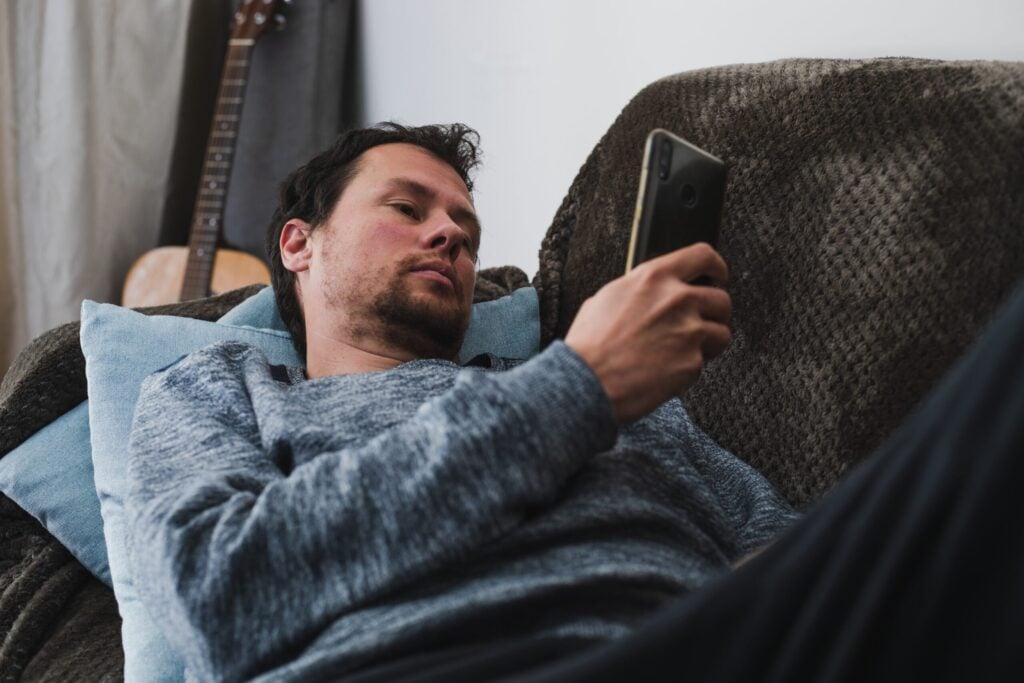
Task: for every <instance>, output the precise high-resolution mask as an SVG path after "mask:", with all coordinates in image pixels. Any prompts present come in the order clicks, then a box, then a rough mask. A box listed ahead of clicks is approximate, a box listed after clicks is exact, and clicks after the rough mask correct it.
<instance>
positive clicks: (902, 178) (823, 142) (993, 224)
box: [0, 58, 1024, 681]
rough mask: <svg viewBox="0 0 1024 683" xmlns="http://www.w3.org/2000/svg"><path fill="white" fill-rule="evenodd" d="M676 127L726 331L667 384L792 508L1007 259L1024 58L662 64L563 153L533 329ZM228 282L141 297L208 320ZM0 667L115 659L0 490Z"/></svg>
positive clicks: (859, 454)
mask: <svg viewBox="0 0 1024 683" xmlns="http://www.w3.org/2000/svg"><path fill="white" fill-rule="evenodd" d="M654 127H663V128H667V129H669V130H672V131H674V132H676V133H678V134H679V135H681V136H683V137H685V138H687V139H689V140H690V141H692V142H694V143H696V144H698V145H700V146H701V147H703V148H705V149H708V150H709V151H711V152H713V153H714V154H716V155H717V156H719V157H720V158H722V159H723V160H725V161H726V163H727V164H728V166H729V184H728V189H727V199H726V208H725V212H724V215H723V222H722V226H721V239H720V243H719V251H720V252H721V253H722V255H723V256H724V257H725V259H726V261H727V262H728V263H729V264H730V268H731V274H732V279H731V283H730V285H729V291H730V293H731V295H732V297H733V305H734V315H733V334H734V342H733V344H732V346H731V347H730V349H729V350H728V351H727V352H726V353H725V354H724V355H722V356H721V357H720V358H718V359H716V360H715V361H714V362H713V363H710V364H709V365H708V366H707V367H706V368H705V371H704V373H703V375H702V377H701V379H700V381H699V382H698V383H697V384H696V385H695V386H694V387H692V388H691V389H690V391H689V392H687V393H686V394H685V396H684V397H683V400H684V403H685V405H686V407H687V409H688V410H689V412H690V413H691V415H692V416H693V417H694V419H695V420H696V422H697V423H698V424H699V425H701V427H702V428H703V429H704V430H705V431H706V432H708V433H709V434H710V435H711V436H712V437H713V438H715V439H716V440H717V441H719V442H720V443H721V444H722V445H724V446H725V447H727V448H729V449H731V450H732V451H733V452H735V453H736V454H738V455H739V456H740V457H742V458H744V459H746V460H747V461H749V462H750V463H752V464H753V465H755V466H756V467H758V468H759V469H760V470H761V471H762V472H764V473H765V474H766V476H767V477H768V478H769V479H770V480H771V481H772V482H773V483H774V484H775V485H776V486H777V487H778V488H779V490H780V491H781V492H782V493H783V494H784V495H785V496H786V497H787V498H788V499H789V500H790V501H791V502H792V503H793V504H794V505H796V506H797V507H800V508H806V507H808V506H810V505H813V503H814V502H815V501H816V500H818V499H819V498H820V497H821V496H822V495H824V494H825V493H826V492H827V491H828V489H829V488H830V487H831V486H833V485H834V484H835V483H836V481H837V480H838V479H839V478H841V477H842V476H843V475H844V474H845V473H846V472H847V471H848V470H849V469H850V468H852V467H854V466H855V465H856V464H857V463H858V462H860V461H861V460H863V459H864V458H866V457H869V456H870V454H871V453H872V451H873V450H874V449H875V447H876V446H878V445H879V444H880V443H881V442H882V441H883V440H884V439H885V438H886V436H887V435H888V434H890V433H891V432H892V431H893V430H894V428H895V427H896V426H897V425H898V424H899V422H900V421H901V420H902V418H903V417H905V416H906V415H907V414H908V413H909V412H910V411H911V410H912V409H913V407H914V406H915V404H916V403H917V402H918V401H919V400H920V399H921V398H922V396H923V395H924V394H925V393H926V392H927V391H928V389H929V388H930V387H931V386H932V385H933V384H934V383H935V382H936V381H937V380H938V378H939V377H940V376H941V375H942V374H943V372H944V371H945V370H946V369H947V368H948V367H950V366H951V365H952V363H953V362H954V360H955V359H956V358H957V357H958V356H959V355H960V354H961V353H962V352H963V351H964V350H965V349H966V348H967V346H969V345H970V343H971V342H972V340H973V339H974V338H975V337H976V336H977V334H978V333H979V331H980V330H981V329H982V328H983V327H984V326H985V324H986V323H987V321H988V320H989V319H990V318H991V316H992V314H993V313H994V311H995V310H996V309H997V308H998V306H999V304H1000V303H1001V302H1002V301H1003V299H1004V298H1005V297H1006V296H1007V295H1008V294H1009V292H1010V291H1011V289H1012V288H1013V286H1014V284H1015V283H1016V282H1018V281H1019V280H1020V278H1021V276H1022V275H1024V63H1009V62H944V61H935V60H918V59H909V58H886V59H871V60H811V59H791V60H781V61H776V62H769V63H764V64H751V65H731V66H722V67H717V68H711V69H701V70H696V71H690V72H685V73H680V74H676V75H672V76H669V77H666V78H664V79H661V80H659V81H657V82H655V83H652V84H651V85H649V86H648V87H646V88H644V89H643V90H642V91H641V92H640V93H639V94H637V95H636V97H635V98H634V99H633V100H632V101H631V102H629V103H628V104H627V105H626V107H625V108H624V109H623V111H622V113H621V114H620V115H619V117H618V118H617V119H616V121H615V122H614V123H613V124H612V125H611V127H610V128H609V130H608V132H607V133H606V134H605V135H604V136H603V137H602V138H601V140H600V141H599V142H598V143H597V145H596V147H595V148H594V150H593V152H592V153H591V154H590V156H589V157H588V158H587V160H586V162H585V163H584V164H583V166H582V168H581V169H580V171H579V173H578V175H577V177H576V179H575V180H574V182H573V183H572V185H571V187H570V188H569V191H568V194H567V195H566V197H565V200H564V201H563V203H562V205H561V207H560V208H559V210H558V212H557V213H556V215H555V217H554V220H553V221H552V224H551V226H550V228H549V229H548V232H547V234H546V236H545V238H544V240H543V243H542V244H541V245H540V268H539V270H538V272H537V274H536V276H535V277H534V279H533V281H532V283H531V282H528V281H527V278H526V276H525V274H523V273H522V272H521V271H519V270H518V269H516V268H509V267H506V268H499V269H490V270H488V271H482V272H481V273H480V278H479V282H478V285H477V292H476V300H477V301H484V300H489V299H493V298H496V297H498V296H501V295H502V294H504V293H508V292H510V291H512V290H514V289H517V288H519V287H523V286H526V285H532V286H533V287H535V288H536V290H537V294H538V296H539V301H540V327H541V330H540V333H541V342H542V345H545V344H547V343H549V342H550V341H551V340H553V339H555V338H559V337H562V336H564V334H565V333H566V331H567V330H568V328H569V325H570V324H571V322H572V319H573V316H574V315H575V312H576V311H577V310H578V308H579V306H580V305H581V303H582V302H583V301H584V300H585V299H586V298H587V297H589V296H590V295H592V294H593V293H594V292H596V291H597V290H598V289H599V288H600V287H601V286H602V285H603V284H604V283H606V282H608V281H609V280H611V279H613V278H615V277H617V276H618V275H620V274H621V272H622V268H623V264H624V263H625V258H626V250H627V247H628V240H629V234H628V233H629V226H630V223H631V219H632V212H633V206H634V202H635V196H636V190H637V177H638V169H639V167H640V161H641V155H642V143H643V140H644V138H645V136H646V134H647V132H648V131H649V130H650V129H651V128H654ZM254 291H255V288H246V289H242V290H236V291H234V292H229V293H226V294H223V295H221V296H217V297H211V298H209V299H204V300H199V301H193V302H185V303H181V304H174V305H171V306H166V307H159V308H157V309H149V310H146V311H145V312H147V313H160V314H169V315H178V316H187V317H195V318H201V319H206V320H213V319H216V318H218V317H219V316H220V315H221V314H223V313H224V312H226V311H228V310H229V309H231V308H232V307H233V306H235V305H237V304H238V303H240V302H241V301H243V300H244V299H246V298H247V297H248V296H250V295H251V294H253V293H254ZM86 392H87V387H86V380H85V373H84V360H83V358H82V354H81V350H80V349H79V347H78V323H69V324H67V325H63V326H61V327H58V328H56V329H54V330H51V331H50V332H48V333H46V334H44V335H42V336H41V337H39V338H38V339H36V340H35V341H33V342H32V343H31V344H30V345H29V346H28V347H27V348H26V349H25V350H24V351H23V352H22V353H21V354H20V355H19V357H18V358H17V359H16V361H15V363H14V365H13V366H12V367H11V368H10V370H9V371H8V372H7V374H6V376H5V377H4V380H3V383H2V385H0V457H2V456H3V455H6V454H7V453H9V452H10V451H12V450H13V449H15V448H16V447H17V446H18V445H19V444H21V443H23V442H24V441H25V440H26V439H28V438H29V437H30V436H31V435H32V434H33V433H35V432H36V431H38V430H39V429H41V428H43V427H44V426H46V425H47V424H49V423H50V422H51V421H52V420H54V419H55V418H57V417H59V416H60V415H62V414H64V413H65V412H67V411H68V410H70V409H72V408H74V407H75V406H76V405H78V404H79V403H81V402H82V401H83V400H85V398H86V396H87V393H86ZM0 519H2V525H0V637H2V640H0V679H2V680H18V679H19V678H23V679H24V680H44V681H50V680H53V681H64V680H72V679H75V680H107V679H110V680H116V679H119V678H121V677H122V667H123V654H122V652H121V646H120V634H119V631H120V618H119V616H118V612H117V605H116V603H115V601H114V598H113V594H112V592H111V591H110V589H109V588H107V587H106V586H105V585H103V584H102V583H101V582H100V581H98V580H97V579H96V578H94V577H93V576H92V575H91V574H90V573H89V572H88V571H86V570H85V569H84V568H83V567H82V565H81V564H79V563H78V562H77V561H76V560H75V559H74V557H72V556H71V555H70V554H69V553H68V552H67V550H66V549H65V548H64V547H63V546H61V544H60V543H59V542H57V541H56V539H54V538H53V536H51V535H50V534H49V532H47V530H46V529H45V528H44V527H43V526H42V525H41V524H40V523H39V522H38V521H36V520H35V519H34V518H32V517H31V516H30V515H28V514H27V513H26V512H25V511H23V510H21V509H20V508H19V507H18V506H17V505H16V504H15V503H13V502H12V501H11V500H10V499H8V498H6V497H0Z"/></svg>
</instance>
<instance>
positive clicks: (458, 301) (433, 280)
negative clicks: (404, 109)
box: [302, 143, 480, 360]
mask: <svg viewBox="0 0 1024 683" xmlns="http://www.w3.org/2000/svg"><path fill="white" fill-rule="evenodd" d="M357 164H358V168H357V173H356V175H355V177H353V178H352V179H351V181H350V182H349V184H348V185H347V186H346V188H345V190H344V191H343V192H342V194H341V197H340V199H339V200H338V203H337V204H336V205H335V207H334V210H333V211H332V212H331V215H330V217H329V218H328V220H327V222H326V223H325V224H324V225H322V226H320V227H319V228H317V229H316V230H314V231H313V233H312V235H311V237H310V241H311V243H312V246H313V253H314V255H313V258H312V259H311V261H310V268H309V278H308V281H307V284H305V285H303V291H302V300H303V308H304V310H305V313H306V322H307V324H306V328H307V334H309V333H310V332H312V333H313V334H326V335H328V336H331V337H334V338H339V335H342V336H341V337H340V338H345V339H348V340H352V341H355V342H356V343H358V342H359V340H380V341H384V342H387V343H389V344H390V345H393V346H397V347H399V348H402V349H405V350H407V351H409V352H410V353H412V354H414V355H415V356H417V357H421V358H429V357H434V358H449V359H452V360H454V359H455V357H456V355H457V354H458V350H459V348H460V347H461V345H462V338H463V336H464V335H465V331H466V328H467V326H468V325H469V317H470V312H471V309H472V303H473V288H474V285H475V283H476V254H477V249H478V248H479V243H480V227H479V223H478V222H477V218H476V213H475V211H474V209H473V202H472V198H471V197H470V195H469V191H468V190H467V189H466V185H465V183H463V182H462V179H461V178H460V177H459V175H458V173H456V172H455V170H454V169H453V168H452V167H451V166H449V165H448V164H446V163H445V162H443V161H441V160H440V159H438V158H437V157H435V156H433V155H432V154H431V153H430V152H427V151H426V150H424V149H423V148H421V147H417V146H416V145H411V144H404V143H393V144H386V145H379V146H377V147H372V148H370V149H369V150H367V151H366V152H364V153H363V155H362V156H361V157H360V158H359V160H358V162H357ZM315 315H323V316H325V317H326V320H325V321H324V322H325V323H326V324H325V325H310V317H311V316H315Z"/></svg>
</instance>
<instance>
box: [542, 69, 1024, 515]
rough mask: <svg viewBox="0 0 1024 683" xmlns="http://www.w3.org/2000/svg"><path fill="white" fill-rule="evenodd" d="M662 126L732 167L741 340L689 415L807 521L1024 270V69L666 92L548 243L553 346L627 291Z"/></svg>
mask: <svg viewBox="0 0 1024 683" xmlns="http://www.w3.org/2000/svg"><path fill="white" fill-rule="evenodd" d="M656 127H662V128H667V129H669V130H671V131H674V132H675V133H677V134H679V135H681V136H682V137H684V138H686V139H688V140H690V141H691V142H693V143H694V144H696V145H698V146H700V147H703V148H704V149H706V150H708V151H709V152H711V153H712V154H715V155H716V156H718V157H720V158H721V159H723V160H724V161H725V162H726V163H727V164H728V167H729V180H728V186H727V189H726V206H725V211H724V215H723V222H722V226H721V228H722V229H721V238H720V243H719V251H720V252H721V254H722V255H723V257H724V258H725V260H726V261H727V263H728V264H729V266H730V269H731V282H730V284H729V287H728V290H729V292H730V294H731V295H732V298H733V339H734V341H733V344H732V346H731V347H730V349H729V350H728V351H727V352H726V353H725V354H724V355H722V356H721V357H720V358H718V359H716V360H715V361H714V362H713V363H710V364H709V365H708V366H707V367H706V369H705V371H704V373H703V375H702V378H701V379H700V380H699V382H698V383H697V384H696V385H695V386H694V387H692V388H691V389H690V391H689V392H687V394H686V395H685V396H684V402H685V404H686V406H687V408H688V409H689V410H690V413H691V415H692V416H693V418H694V419H695V421H696V422H697V423H698V424H699V425H701V427H702V428H703V429H704V430H705V431H706V432H707V433H708V434H710V435H711V436H712V437H713V438H715V439H716V440H718V441H719V443H721V444H722V445H723V446H725V447H726V448H728V449H730V450H732V451H733V452H734V453H736V454H737V455H739V456H740V457H742V458H744V459H746V460H747V461H748V462H750V463H751V464H753V465H754V466H756V467H757V468H758V469H760V470H761V471H762V472H764V473H765V474H766V476H768V478H769V479H770V480H771V481H772V482H773V483H774V484H775V485H776V486H777V487H778V488H779V490H780V491H781V492H782V493H783V494H784V495H785V496H786V497H787V498H788V499H789V500H790V502H791V503H793V504H795V505H797V506H801V507H802V506H806V505H807V504H808V503H810V502H812V501H813V500H815V499H816V498H818V497H819V496H820V495H821V494H822V493H823V492H825V491H826V490H827V489H828V488H830V487H831V486H832V485H833V484H834V483H835V482H836V480H837V479H838V478H839V477H840V476H841V475H842V474H843V473H844V472H846V471H847V470H848V469H849V468H850V467H851V466H852V465H854V464H856V463H857V462H859V461H860V460H861V459H863V458H864V457H866V456H868V455H869V454H870V453H871V452H872V450H873V449H875V448H876V447H877V446H878V445H880V444H881V442H882V441H884V439H885V437H886V436H887V435H889V434H890V433H891V432H892V431H893V430H894V429H895V428H896V427H897V425H898V424H899V423H900V421H901V420H902V419H903V418H904V417H905V416H906V415H907V414H908V413H909V412H910V410H911V409H912V408H913V406H914V405H915V404H916V403H917V402H918V401H919V400H920V399H921V398H922V396H923V395H924V394H925V393H926V392H927V390H928V389H929V388H930V387H931V386H933V385H934V384H935V383H936V382H937V380H938V379H939V377H940V376H941V374H942V373H943V372H944V371H945V370H946V369H947V368H949V367H950V366H951V365H952V363H953V362H954V361H955V359H956V358H957V357H958V356H959V355H960V354H961V353H962V352H963V351H964V350H965V348H966V347H967V345H968V344H969V343H970V342H971V341H972V339H973V338H974V337H975V336H976V335H977V334H978V332H979V331H980V329H981V328H982V327H983V326H984V325H985V323H986V322H987V320H988V319H989V318H990V316H991V315H992V313H993V312H994V310H995V308H996V307H997V306H998V304H999V303H1000V302H1001V301H1002V299H1003V298H1004V297H1005V296H1006V295H1007V294H1008V293H1009V290H1010V289H1011V287H1012V285H1013V284H1014V283H1015V282H1016V281H1017V279H1018V278H1020V277H1021V275H1022V273H1024V63H1007V62H1002V63H1001V62H942V61H933V60H916V59H903V58H899V59H877V60H867V61H847V60H804V59H796V60H783V61H778V62H771V63H767V64H755V65H736V66H725V67H720V68H713V69H704V70H699V71H692V72H687V73H681V74H678V75H674V76H670V77H668V78H664V79H662V80H660V81H657V82H655V83H653V84H652V85H650V86H648V87H647V88H645V89H644V90H643V91H641V92H640V93H639V94H638V95H637V96H636V97H635V98H634V99H633V100H632V101H631V102H630V103H629V104H628V105H627V106H626V107H625V109H624V110H623V111H622V113H621V115H620V116H619V117H618V119H617V120H616V121H615V123H614V124H613V125H612V127H611V128H610V130H609V131H608V132H607V133H606V134H605V136H604V137H603V138H602V139H601V141H600V142H599V143H598V145H597V147H596V148H595V149H594V151H593V152H592V153H591V155H590V157H589V158H588V159H587V161H586V163H585V164H584V166H583V167H582V169H581V170H580V172H579V175H578V176H577V177H576V180H575V181H574V182H573V184H572V187H571V189H570V190H569V194H568V196H567V197H566V198H565V200H564V202H563V203H562V206H561V208H560V209H559V211H558V213H557V214H556V216H555V219H554V222H553V224H552V225H551V227H550V228H549V230H548V233H547V236H546V237H545V239H544V243H543V246H542V248H541V251H540V261H541V265H540V270H539V271H538V273H537V276H536V278H535V281H534V285H535V286H536V287H537V288H538V290H539V294H540V300H541V322H542V343H545V344H546V343H547V342H548V341H550V340H551V339H552V338H553V337H563V336H564V335H565V333H566V331H567V330H568V329H569V326H570V324H571V322H572V319H573V316H574V315H575V313H576V311H577V310H578V309H579V306H580V304H581V303H582V302H583V300H584V299H586V298H587V297H589V296H591V295H592V294H594V293H595V292H596V291H597V290H598V289H599V288H600V287H601V286H602V285H603V284H604V283H606V282H608V281H609V280H611V279H613V278H615V277H617V276H619V275H621V274H622V272H623V268H624V265H625V261H626V250H627V246H628V241H629V230H630V226H631V222H632V218H633V208H634V202H635V201H636V192H637V184H638V177H639V169H640V162H641V157H642V152H643V150H642V147H643V142H644V139H645V137H646V135H647V133H648V132H649V131H650V130H651V129H652V128H656Z"/></svg>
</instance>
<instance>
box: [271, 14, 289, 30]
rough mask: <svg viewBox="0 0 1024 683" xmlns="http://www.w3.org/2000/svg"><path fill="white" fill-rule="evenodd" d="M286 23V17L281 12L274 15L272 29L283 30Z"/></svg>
mask: <svg viewBox="0 0 1024 683" xmlns="http://www.w3.org/2000/svg"><path fill="white" fill-rule="evenodd" d="M287 25H288V19H286V18H285V17H284V16H283V15H281V14H275V15H274V29H275V30H277V31H283V30H284V27H285V26H287Z"/></svg>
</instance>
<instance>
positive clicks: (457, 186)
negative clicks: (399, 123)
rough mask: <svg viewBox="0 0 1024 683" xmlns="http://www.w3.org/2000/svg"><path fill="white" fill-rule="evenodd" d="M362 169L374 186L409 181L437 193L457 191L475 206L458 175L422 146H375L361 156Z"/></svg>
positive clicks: (401, 143)
mask: <svg viewBox="0 0 1024 683" xmlns="http://www.w3.org/2000/svg"><path fill="white" fill-rule="evenodd" d="M359 167H360V170H361V171H363V170H365V171H369V174H368V175H371V176H373V177H372V182H373V183H374V184H380V183H384V182H390V183H392V184H395V182H396V181H398V180H408V181H412V182H414V183H416V184H417V185H420V186H422V187H425V188H427V189H429V190H431V191H432V192H433V193H434V194H438V192H439V191H444V190H449V189H450V190H454V191H455V192H457V193H458V194H459V195H461V196H463V197H465V198H466V199H467V200H468V201H469V203H470V204H471V205H472V203H473V197H472V195H471V194H470V193H469V190H468V189H467V188H466V183H465V182H464V181H463V180H462V178H461V177H460V176H459V174H458V172H457V171H456V170H455V169H454V168H452V167H451V166H450V165H449V164H448V162H446V161H444V160H443V159H440V158H438V157H437V156H435V155H434V154H433V153H432V152H430V151H429V150H426V149H424V148H422V147H420V146H418V145H413V144H410V143H406V142H391V143H387V144H384V145H377V146H376V147H371V148H370V149H368V150H366V151H365V152H363V154H362V155H361V156H360V159H359ZM368 180H370V178H368Z"/></svg>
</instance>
